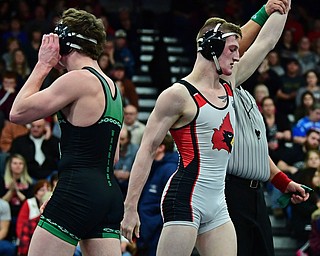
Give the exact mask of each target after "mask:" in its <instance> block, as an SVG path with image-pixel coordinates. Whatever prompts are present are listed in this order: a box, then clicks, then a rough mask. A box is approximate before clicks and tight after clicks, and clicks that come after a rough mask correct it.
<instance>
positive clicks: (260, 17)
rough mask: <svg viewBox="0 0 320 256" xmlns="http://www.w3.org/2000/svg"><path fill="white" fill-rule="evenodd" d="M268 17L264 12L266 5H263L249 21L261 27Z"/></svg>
mask: <svg viewBox="0 0 320 256" xmlns="http://www.w3.org/2000/svg"><path fill="white" fill-rule="evenodd" d="M268 18H269V15H268V13H267V11H266V5H263V6H262V7H261V8H260V10H259V11H258V12H257V13H256V14H254V15H253V16H252V17H251V20H252V21H254V22H255V23H257V24H259V25H260V26H261V27H262V26H263V25H264V23H266V21H267V19H268Z"/></svg>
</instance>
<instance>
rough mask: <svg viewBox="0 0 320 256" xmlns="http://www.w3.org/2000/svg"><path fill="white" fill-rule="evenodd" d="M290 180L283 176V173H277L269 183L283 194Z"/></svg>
mask: <svg viewBox="0 0 320 256" xmlns="http://www.w3.org/2000/svg"><path fill="white" fill-rule="evenodd" d="M291 181H292V180H291V179H289V178H288V176H287V175H285V174H284V173H283V172H278V173H277V174H276V175H275V176H274V177H273V179H272V180H271V183H272V184H273V185H274V186H275V187H276V188H277V189H279V190H280V191H281V192H282V193H284V192H285V191H286V189H287V187H288V184H289V183H290V182H291Z"/></svg>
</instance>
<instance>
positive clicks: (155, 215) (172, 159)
mask: <svg viewBox="0 0 320 256" xmlns="http://www.w3.org/2000/svg"><path fill="white" fill-rule="evenodd" d="M178 161H179V154H178V153H177V152H176V151H174V142H173V139H172V137H171V136H170V135H169V134H167V135H166V136H165V138H164V140H163V141H162V143H161V144H160V146H159V147H158V149H157V151H156V156H155V160H154V161H153V163H152V167H151V171H150V175H149V178H148V180H147V182H146V184H145V186H144V189H143V191H142V194H141V198H140V201H139V210H138V211H139V215H140V220H141V228H140V231H141V232H140V237H139V239H138V240H137V248H138V254H139V256H154V255H156V250H157V245H158V241H159V237H160V233H161V230H162V225H163V221H162V217H161V210H160V201H161V196H162V192H163V189H164V187H165V185H166V183H167V181H168V179H169V178H170V176H171V175H172V174H173V173H174V172H175V171H176V169H177V167H178Z"/></svg>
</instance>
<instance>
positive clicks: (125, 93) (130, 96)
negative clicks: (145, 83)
mask: <svg viewBox="0 0 320 256" xmlns="http://www.w3.org/2000/svg"><path fill="white" fill-rule="evenodd" d="M110 76H111V78H112V79H113V80H114V81H115V82H116V83H117V85H118V86H119V89H120V91H121V93H122V97H123V100H124V106H125V105H127V104H131V105H134V106H135V107H136V108H137V109H139V103H138V98H139V96H138V93H137V92H136V86H135V85H134V83H133V82H132V80H131V79H130V78H128V77H127V71H126V69H125V66H124V65H123V64H122V63H120V62H117V63H115V64H114V66H113V69H112V71H111V73H110Z"/></svg>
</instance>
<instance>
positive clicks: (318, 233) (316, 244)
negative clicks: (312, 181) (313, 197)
mask: <svg viewBox="0 0 320 256" xmlns="http://www.w3.org/2000/svg"><path fill="white" fill-rule="evenodd" d="M316 179H317V182H318V183H317V184H318V187H320V172H317V173H316ZM318 208H320V207H318ZM309 244H310V251H311V253H312V254H311V255H312V256H320V209H317V210H315V211H314V212H313V213H312V215H311V232H310V236H309Z"/></svg>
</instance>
